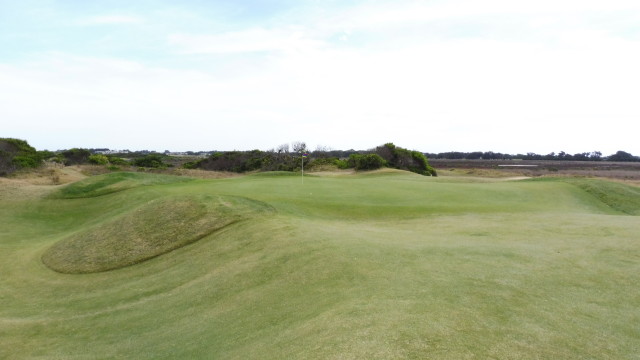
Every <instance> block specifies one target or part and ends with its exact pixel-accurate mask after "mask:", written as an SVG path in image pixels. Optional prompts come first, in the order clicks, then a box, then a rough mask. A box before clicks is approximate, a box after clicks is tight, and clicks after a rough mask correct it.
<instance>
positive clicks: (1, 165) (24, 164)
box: [0, 138, 47, 175]
mask: <svg viewBox="0 0 640 360" xmlns="http://www.w3.org/2000/svg"><path fill="white" fill-rule="evenodd" d="M45 156H47V154H46V152H42V151H36V149H34V148H33V147H32V146H31V145H29V144H28V143H27V142H26V141H24V140H20V139H12V138H0V175H8V174H11V173H12V172H14V171H16V170H20V169H24V168H36V167H38V166H40V165H42V161H43V159H44V158H45Z"/></svg>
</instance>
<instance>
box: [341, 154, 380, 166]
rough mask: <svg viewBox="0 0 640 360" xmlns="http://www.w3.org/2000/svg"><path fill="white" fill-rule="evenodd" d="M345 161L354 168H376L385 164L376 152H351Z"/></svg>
mask: <svg viewBox="0 0 640 360" xmlns="http://www.w3.org/2000/svg"><path fill="white" fill-rule="evenodd" d="M347 162H348V164H349V166H350V167H352V168H355V169H356V170H376V169H380V168H381V167H383V166H385V165H386V164H387V162H386V161H385V160H384V159H383V158H382V157H381V156H380V155H378V154H366V155H361V154H351V155H349V160H348V161H347Z"/></svg>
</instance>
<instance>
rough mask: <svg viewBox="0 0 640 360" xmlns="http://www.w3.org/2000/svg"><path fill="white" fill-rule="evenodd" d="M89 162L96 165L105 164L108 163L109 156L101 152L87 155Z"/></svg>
mask: <svg viewBox="0 0 640 360" xmlns="http://www.w3.org/2000/svg"><path fill="white" fill-rule="evenodd" d="M89 163H91V164H96V165H107V164H108V163H109V158H108V157H106V156H104V155H101V154H95V155H91V156H89Z"/></svg>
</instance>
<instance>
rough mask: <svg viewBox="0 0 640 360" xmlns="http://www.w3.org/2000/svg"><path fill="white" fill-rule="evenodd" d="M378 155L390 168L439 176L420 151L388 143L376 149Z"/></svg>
mask: <svg viewBox="0 0 640 360" xmlns="http://www.w3.org/2000/svg"><path fill="white" fill-rule="evenodd" d="M376 154H378V155H380V156H381V157H382V158H383V159H385V160H386V161H387V163H388V164H389V166H391V167H394V168H396V169H401V170H409V171H412V172H415V173H418V174H421V175H431V176H437V173H436V170H435V169H434V168H432V167H431V166H430V165H429V162H428V161H427V157H426V156H425V155H424V154H423V153H421V152H419V151H410V150H407V149H403V148H401V147H397V146H395V145H394V144H393V143H386V144H384V145H382V146H378V147H377V148H376Z"/></svg>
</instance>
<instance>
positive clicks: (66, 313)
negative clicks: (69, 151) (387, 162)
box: [0, 171, 640, 359]
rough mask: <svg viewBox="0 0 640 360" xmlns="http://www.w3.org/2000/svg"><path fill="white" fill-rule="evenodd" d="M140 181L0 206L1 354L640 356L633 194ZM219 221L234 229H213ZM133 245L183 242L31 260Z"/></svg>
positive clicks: (471, 185)
mask: <svg viewBox="0 0 640 360" xmlns="http://www.w3.org/2000/svg"><path fill="white" fill-rule="evenodd" d="M111 176H113V177H114V178H111ZM146 176H148V175H147V174H136V175H134V176H132V175H128V174H110V175H104V176H103V177H102V178H98V179H95V178H91V179H89V180H86V181H85V183H83V184H79V185H78V184H76V185H74V186H72V188H74V187H75V190H73V195H69V193H68V192H67V193H65V191H69V190H52V192H51V193H49V194H45V195H37V196H35V195H30V194H28V193H26V192H25V193H24V194H22V195H20V194H19V195H15V196H13V197H11V198H8V197H5V198H2V199H0V303H1V304H2V306H0V358H7V359H33V358H42V359H125V358H126V359H198V358H200V359H212V358H215V359H393V358H398V359H634V358H637V354H638V353H640V331H638V329H639V324H640V296H639V295H638V294H640V293H639V292H638V285H640V240H639V239H640V238H639V237H638V234H640V220H639V218H638V217H637V216H634V215H633V214H636V215H637V214H638V210H639V209H638V207H639V206H638V194H637V188H631V187H626V186H624V185H620V184H613V183H609V182H603V181H600V180H598V181H594V180H589V179H580V180H579V181H578V182H572V181H566V180H564V179H550V180H545V181H499V182H498V181H492V182H487V181H476V180H474V179H468V180H460V179H455V180H453V181H452V180H448V179H446V178H429V177H422V176H418V175H414V174H410V173H405V172H399V171H390V172H389V171H387V172H381V173H380V172H377V173H370V174H358V175H352V176H335V177H328V176H325V177H306V178H305V179H304V183H303V182H302V181H301V178H300V177H299V176H283V175H282V174H275V175H273V176H272V175H270V174H261V175H259V176H244V177H238V178H232V179H217V180H192V179H190V180H186V181H185V179H183V178H175V179H166V180H163V181H156V180H155V179H153V176H151V177H149V178H146ZM132 177H135V180H133V181H132V180H131V178H132ZM123 179H124V180H123ZM174 180H175V181H174ZM123 181H128V183H127V185H126V186H121V187H118V186H112V185H113V184H118V183H121V182H123ZM95 183H101V184H102V185H91V186H87V185H86V184H95ZM109 186H111V188H110V189H109V190H106V191H105V190H104V189H105V188H108V187H109ZM114 188H117V191H112V190H114ZM25 191H28V190H25ZM621 199H624V201H623V200H621ZM183 202H184V203H183ZM172 204H173V205H175V206H174V208H175V213H172V212H171V211H170V210H171V207H172ZM225 204H226V205H225ZM230 205H232V206H230ZM225 209H226V210H228V211H229V212H228V213H226V214H225V213H224V211H223V210H225ZM136 211H141V213H142V215H141V216H137V215H136ZM153 214H157V215H158V216H157V217H154V216H153ZM221 214H223V215H221ZM227 215H228V216H230V218H233V219H236V218H238V219H242V220H241V221H230V222H229V223H228V224H226V223H225V224H226V225H225V226H217V225H216V226H212V227H210V228H208V227H207V224H209V223H208V222H207V221H214V220H213V219H216V218H218V217H221V218H222V219H228V218H226V217H225V216H227ZM180 219H185V222H184V223H180ZM205 219H209V220H205ZM198 221H200V222H201V223H200V225H204V226H203V227H204V228H208V229H209V230H207V231H204V230H203V233H202V236H200V235H199V234H200V233H198V235H196V236H194V234H195V231H196V230H195V229H200V228H201V227H200V226H189V224H191V225H194V224H196V225H197V224H198ZM224 221H226V220H223V223H224ZM145 224H148V225H149V226H148V227H145ZM165 227H166V228H165ZM211 229H214V230H211ZM119 231H120V232H121V233H122V234H123V235H125V236H123V237H122V239H119V238H118V236H116V235H117V234H118V232H119ZM166 231H168V232H171V231H175V234H174V236H169V237H163V236H162V234H165V233H166ZM105 234H106V235H108V236H106V235H105ZM136 234H137V235H136ZM140 234H148V235H150V236H149V237H148V238H145V239H146V240H149V239H151V240H154V239H155V240H156V242H152V245H153V244H156V245H157V244H164V242H166V241H169V240H171V239H175V238H181V239H186V240H184V241H182V242H180V241H179V242H178V243H179V246H170V249H169V250H167V249H164V250H163V251H160V252H159V253H158V254H155V255H154V256H152V257H149V258H146V259H144V261H136V262H133V263H131V264H127V265H128V266H117V267H115V268H113V269H111V270H109V269H101V271H99V272H91V273H82V274H67V273H61V272H59V271H55V270H52V269H51V268H50V267H48V266H47V265H46V264H45V263H44V262H43V261H42V259H43V256H44V258H46V254H49V253H50V252H52V251H55V249H56V247H57V246H62V245H64V244H67V245H69V243H73V244H74V246H70V247H68V248H65V251H64V252H61V253H60V254H58V255H59V256H60V259H58V260H59V261H61V263H64V259H65V258H66V259H68V260H69V263H73V262H74V261H79V260H81V259H82V258H83V256H82V254H88V253H85V251H90V250H91V249H92V247H91V246H90V244H91V241H106V240H105V239H108V240H109V241H110V243H109V244H110V246H112V247H113V249H116V248H117V247H118V246H130V245H131V244H129V242H130V241H128V240H126V239H127V236H130V237H131V238H138V237H144V236H141V235H140ZM134 235H135V236H134ZM119 241H121V242H119ZM169 242H170V241H169ZM125 244H126V245H125ZM174 245H175V244H174ZM74 249H76V250H78V251H77V252H74V251H73V250H74ZM134 250H135V249H134ZM134 250H131V249H130V250H128V251H126V252H125V253H129V252H130V251H134ZM138 250H139V249H138ZM112 256H113V258H112V259H111V260H117V259H120V258H121V257H123V256H124V255H123V254H121V253H118V251H113V252H112ZM74 259H75V260H74ZM45 262H46V261H45ZM80 263H82V261H80ZM102 270H107V271H102Z"/></svg>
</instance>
